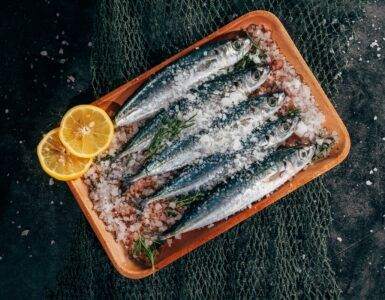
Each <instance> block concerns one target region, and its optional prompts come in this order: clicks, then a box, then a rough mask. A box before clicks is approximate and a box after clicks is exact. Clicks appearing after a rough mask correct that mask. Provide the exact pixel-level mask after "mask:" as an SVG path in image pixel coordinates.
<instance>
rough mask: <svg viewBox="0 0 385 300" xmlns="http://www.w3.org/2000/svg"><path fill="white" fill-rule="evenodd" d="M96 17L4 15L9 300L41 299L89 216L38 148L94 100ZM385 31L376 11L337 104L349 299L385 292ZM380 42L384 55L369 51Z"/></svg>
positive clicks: (337, 202) (64, 6) (23, 7)
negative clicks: (347, 137)
mask: <svg viewBox="0 0 385 300" xmlns="http://www.w3.org/2000/svg"><path fill="white" fill-rule="evenodd" d="M93 9H94V7H93V5H92V1H70V0H68V1H48V0H46V1H23V2H20V1H9V3H8V4H3V6H2V9H1V10H0V22H1V23H0V24H1V31H0V32H1V43H3V44H2V46H1V52H0V59H1V60H0V65H1V67H2V70H1V72H0V76H1V86H0V103H1V104H0V115H1V119H0V122H1V127H0V132H1V139H0V148H1V156H0V167H1V168H0V174H1V177H0V178H1V180H0V192H1V194H2V197H1V198H0V228H1V229H2V230H1V234H0V299H3V298H8V297H10V296H14V297H15V298H22V297H24V298H25V297H27V296H31V297H33V298H41V296H42V295H44V289H45V288H46V287H48V286H50V285H52V284H53V283H54V281H55V279H56V275H57V273H58V271H59V270H60V269H61V267H62V262H63V259H64V257H65V255H66V252H67V251H68V250H69V246H70V240H71V234H72V232H73V229H74V226H75V225H76V224H77V223H78V220H79V218H82V214H81V212H80V210H79V208H78V207H77V205H76V203H75V202H74V200H73V197H72V195H71V193H70V192H69V190H68V188H67V186H66V185H65V184H63V183H59V182H56V181H55V182H54V184H53V185H50V183H49V177H48V176H46V175H45V174H44V173H43V171H41V169H40V167H39V164H38V161H37V158H36V155H35V148H36V145H37V142H38V141H39V140H40V138H41V136H42V134H43V133H44V132H47V131H48V130H49V129H51V128H52V127H53V126H54V125H55V124H56V122H58V120H59V119H60V116H62V115H63V113H64V112H65V111H66V110H67V109H68V108H69V107H71V106H73V105H75V104H78V103H84V102H89V101H90V100H92V93H91V88H90V78H91V75H90V73H89V52H90V47H89V45H88V43H89V41H90V32H91V21H92V15H93ZM57 14H58V15H57ZM372 24H373V26H374V27H373V26H372ZM379 27H380V28H381V29H377V28H379ZM384 28H385V5H384V4H383V3H382V4H381V3H377V4H372V5H367V7H366V18H365V20H363V21H361V22H358V23H357V24H356V25H355V32H356V34H357V39H356V40H352V41H351V45H350V50H349V52H348V53H347V55H348V57H350V60H349V66H348V69H347V70H345V71H344V72H343V73H342V78H343V79H342V83H341V89H340V90H341V92H340V94H339V96H337V97H335V98H334V99H333V101H334V103H335V104H336V108H337V111H338V112H339V113H340V114H341V116H342V118H343V119H344V121H345V122H346V124H347V126H348V130H349V132H350V134H351V137H352V151H351V154H350V156H349V158H348V160H347V161H346V162H345V163H344V164H343V165H342V166H340V167H338V168H336V169H335V170H333V171H331V172H330V173H328V174H327V175H326V176H325V178H326V181H327V186H328V188H329V189H330V192H331V193H332V195H333V202H332V203H331V205H332V211H333V217H334V221H333V228H332V235H331V237H330V251H331V258H332V260H333V265H334V267H335V270H336V274H337V277H338V282H339V284H340V286H341V288H342V289H343V292H344V293H343V295H344V296H348V297H351V296H356V297H358V296H362V297H368V298H371V297H377V298H381V295H384V294H385V289H384V286H383V284H382V283H383V282H384V279H385V278H384V277H385V258H384V253H385V252H384V250H385V230H384V226H385V225H384V219H385V218H384V214H385V186H384V183H383V182H384V179H385V178H384V177H385V175H384V172H385V163H384V161H385V157H384V156H385V155H384V153H385V151H384V150H383V147H384V146H385V140H383V138H385V127H384V125H383V124H384V120H385V103H384V102H385V100H384V96H383V95H384V91H385V88H384V82H385V80H384V79H385V73H384V68H383V67H384V66H385V63H384V57H385V52H384V50H383V49H385V40H384V38H385V34H384ZM375 39H376V40H377V41H378V44H379V47H380V48H381V49H380V50H379V51H377V47H373V48H371V47H370V46H369V45H370V44H371V43H372V42H373V41H374V40H375ZM60 49H63V54H60V53H59V51H60ZM41 51H47V54H48V55H47V56H43V55H41ZM43 54H44V53H43ZM377 54H381V56H380V57H377ZM360 57H361V58H362V61H360ZM61 59H65V62H64V63H61V62H60V60H61ZM367 61H369V62H367ZM68 76H73V77H74V78H75V82H67V79H68ZM375 116H377V120H374V117H375ZM374 168H377V172H374V171H373V174H370V170H373V169H374ZM367 180H370V181H371V182H373V184H372V185H370V186H368V185H366V183H365V182H366V181H367ZM26 230H29V231H28V232H27V231H26ZM371 231H372V232H371ZM22 233H24V235H22Z"/></svg>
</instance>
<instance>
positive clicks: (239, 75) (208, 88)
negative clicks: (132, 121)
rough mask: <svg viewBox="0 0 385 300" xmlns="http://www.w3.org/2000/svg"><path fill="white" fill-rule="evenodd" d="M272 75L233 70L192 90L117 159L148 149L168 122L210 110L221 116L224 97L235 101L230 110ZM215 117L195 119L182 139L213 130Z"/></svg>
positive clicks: (265, 70) (266, 70) (144, 129)
mask: <svg viewBox="0 0 385 300" xmlns="http://www.w3.org/2000/svg"><path fill="white" fill-rule="evenodd" d="M256 74H257V75H256ZM268 74H269V68H267V67H261V68H258V67H256V66H254V67H252V68H247V69H241V70H232V71H231V72H230V73H228V74H225V75H222V76H220V77H218V78H216V79H214V80H212V81H209V82H207V83H205V84H202V85H201V86H199V87H198V88H196V89H194V90H191V91H190V92H189V93H188V94H187V95H186V97H185V98H182V99H180V100H179V101H177V102H176V103H174V104H173V105H171V107H170V108H169V109H168V110H165V109H162V111H161V112H160V113H159V114H157V115H156V116H155V117H154V118H152V119H150V120H149V121H147V122H146V124H145V125H144V126H143V127H142V128H141V129H140V130H139V132H138V133H137V134H136V135H135V137H134V138H133V139H132V140H131V141H130V142H129V143H128V144H127V145H126V146H125V147H124V149H123V151H122V152H121V153H120V154H119V155H118V156H117V159H121V158H123V157H125V156H127V155H130V154H132V153H135V152H139V151H143V150H145V149H147V148H148V147H149V146H150V144H151V141H152V139H153V138H154V136H155V135H156V133H157V132H158V131H159V130H160V128H161V127H162V125H163V123H164V121H165V120H169V119H172V118H176V117H177V118H178V119H182V120H184V121H186V120H189V119H194V114H197V112H202V111H207V110H210V109H211V110H212V111H214V112H216V113H219V112H220V110H221V109H222V107H226V106H224V105H220V102H221V100H222V99H223V97H227V98H231V99H232V101H231V102H229V103H228V104H227V106H231V105H234V104H235V103H237V102H239V101H244V100H245V99H247V96H248V95H249V94H250V93H252V92H254V91H255V90H257V89H258V88H259V87H260V86H261V85H262V84H263V83H264V82H265V80H266V79H267V77H268ZM200 116H201V115H200ZM214 116H216V114H215V113H212V115H210V114H206V117H205V118H204V119H203V120H201V122H199V120H200V119H202V118H195V120H192V121H195V122H190V123H191V124H192V126H189V128H188V130H183V131H182V132H180V134H179V138H182V137H186V136H188V135H191V134H194V133H196V132H197V131H199V130H200V129H202V127H205V126H206V127H207V126H210V121H211V119H214Z"/></svg>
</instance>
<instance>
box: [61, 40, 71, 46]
mask: <svg viewBox="0 0 385 300" xmlns="http://www.w3.org/2000/svg"><path fill="white" fill-rule="evenodd" d="M61 44H62V45H65V46H68V45H69V43H68V42H67V41H62V42H61Z"/></svg>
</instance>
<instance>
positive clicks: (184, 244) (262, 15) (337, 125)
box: [68, 11, 350, 279]
mask: <svg viewBox="0 0 385 300" xmlns="http://www.w3.org/2000/svg"><path fill="white" fill-rule="evenodd" d="M251 24H263V25H265V26H267V27H268V28H269V29H270V30H271V31H272V38H273V40H274V41H275V42H276V43H277V45H278V47H279V49H280V51H281V52H282V53H283V54H284V55H285V57H286V59H287V60H288V61H289V62H290V64H291V65H292V66H293V67H294V68H295V69H296V71H297V73H298V74H299V75H300V76H301V77H302V78H303V81H304V82H305V83H306V84H307V85H308V86H309V87H310V89H311V92H312V95H313V96H314V97H315V99H316V103H317V105H318V107H319V109H320V110H321V111H322V112H323V113H324V115H325V117H326V121H325V127H326V128H327V130H329V131H330V132H332V131H335V132H336V133H337V134H338V137H339V139H338V141H337V144H336V145H335V147H334V148H333V150H332V152H331V155H330V156H329V157H328V158H326V159H324V160H321V161H318V162H316V163H315V164H313V165H312V166H310V167H309V168H307V169H306V170H304V171H302V172H300V173H299V174H298V175H296V176H295V177H294V179H293V180H292V181H290V182H288V183H286V184H284V185H283V186H282V187H280V188H279V189H278V190H277V191H275V192H274V193H273V194H271V195H270V196H269V197H266V198H264V199H263V200H262V201H260V202H258V203H255V204H254V205H253V206H252V207H251V208H250V209H247V210H245V211H242V212H240V213H238V214H236V215H234V216H232V217H230V218H229V219H227V220H225V221H222V222H219V223H217V224H216V225H215V226H214V227H212V228H210V229H207V228H204V229H200V230H195V231H193V232H190V233H187V234H184V235H183V236H182V239H181V240H176V241H174V242H173V244H172V247H164V248H163V250H162V252H161V254H160V256H159V258H158V261H157V263H156V265H155V268H154V269H151V268H143V267H142V266H140V265H139V264H137V263H136V262H135V261H133V260H131V259H130V258H129V257H128V256H127V254H126V251H125V249H124V248H123V246H121V245H120V244H118V243H117V242H115V240H114V238H113V236H112V234H111V233H109V232H107V231H106V229H105V226H104V224H103V222H102V221H101V220H100V219H99V218H98V216H97V214H96V213H95V212H94V211H93V209H92V202H91V200H90V199H89V198H88V193H87V187H86V185H85V184H84V183H83V182H82V181H81V180H80V179H78V180H75V181H71V182H68V185H69V187H70V189H71V191H72V193H73V194H74V196H75V198H76V200H77V202H78V203H79V206H80V207H81V209H82V211H83V213H84V214H85V216H86V218H87V220H88V221H89V223H90V224H91V226H92V228H93V230H94V231H95V233H96V235H97V237H98V239H99V240H100V242H101V244H102V246H103V248H104V249H105V251H106V252H107V254H108V256H109V258H110V260H111V261H112V263H113V265H114V266H115V267H116V269H117V270H118V271H119V273H121V274H122V275H124V276H126V277H129V278H132V279H139V278H143V277H146V276H148V275H150V274H152V273H154V272H156V271H157V270H159V269H161V268H163V267H165V266H167V265H168V264H170V263H172V262H173V261H175V260H176V259H178V258H180V257H181V256H183V255H185V254H187V253H188V252H190V251H192V250H194V249H195V248H197V247H199V246H200V245H202V244H204V243H205V242H207V241H209V240H211V239H213V238H214V237H216V236H218V235H219V234H221V233H223V232H225V231H227V230H228V229H230V228H231V227H233V226H235V225H236V224H238V223H240V222H242V221H244V220H245V219H247V218H248V217H250V216H252V215H254V214H255V213H257V212H258V211H261V210H262V209H264V208H266V207H267V206H269V205H271V204H273V203H274V202H276V201H277V200H279V199H280V198H282V197H284V196H285V195H287V194H289V193H290V192H292V191H294V190H295V189H297V188H298V187H300V186H302V185H304V184H306V183H307V182H309V181H311V180H312V179H314V178H316V177H318V176H320V175H321V174H323V173H325V172H327V171H328V170H330V169H331V168H333V167H335V166H336V165H338V164H339V163H341V162H342V161H343V160H344V159H345V158H346V156H347V155H348V152H349V149H350V138H349V135H348V132H347V130H346V128H345V126H344V124H343V122H342V121H341V119H340V117H339V116H338V114H337V112H336V111H335V109H334V107H333V106H332V104H331V102H330V101H329V99H328V98H327V96H326V95H325V93H324V91H323V90H322V88H321V86H320V85H319V83H318V81H317V80H316V78H315V77H314V75H313V73H312V72H311V70H310V69H309V67H308V66H307V64H306V62H305V61H304V60H303V58H302V56H301V55H300V53H299V51H298V50H297V48H296V47H295V45H294V43H293V41H292V40H291V38H290V37H289V35H288V33H287V32H286V30H285V28H284V27H283V25H282V23H281V22H280V21H279V20H278V19H277V18H276V17H275V16H274V15H272V14H271V13H268V12H265V11H255V12H251V13H248V14H246V15H244V16H242V17H240V18H238V19H236V20H235V21H233V22H231V23H229V24H228V25H226V26H224V27H222V28H221V29H219V30H218V31H216V32H214V33H213V34H211V35H209V36H207V37H206V38H204V39H202V40H200V41H198V42H196V43H195V44H193V45H191V46H190V47H188V48H187V49H185V50H183V51H181V52H180V53H178V54H177V55H175V56H173V57H171V58H169V59H167V60H166V61H164V62H163V63H161V64H159V65H158V66H156V67H154V68H152V69H150V70H149V71H147V72H145V73H143V74H142V75H140V76H138V77H137V78H135V79H133V80H131V81H130V82H127V83H126V84H124V85H122V86H121V87H119V88H117V89H116V90H114V91H112V92H111V93H109V94H107V95H105V96H104V97H102V98H101V99H99V100H97V101H96V102H94V104H95V105H98V106H99V107H101V108H103V109H105V110H106V111H107V112H108V113H109V114H113V113H114V112H115V111H116V110H117V109H118V108H119V106H120V105H122V104H123V103H124V102H125V100H126V99H127V98H128V97H129V96H130V95H132V94H133V93H134V92H135V90H136V89H137V88H138V87H139V86H140V85H141V84H143V83H144V82H145V81H146V80H147V79H148V78H149V77H150V76H151V75H153V74H154V73H156V72H157V71H159V70H160V69H162V68H163V67H165V66H166V65H168V64H170V63H171V62H173V61H175V60H176V59H178V58H180V57H181V56H183V55H186V54H187V53H189V52H190V51H192V50H193V49H195V48H196V47H199V46H201V45H203V44H205V43H207V42H208V41H211V40H213V39H215V38H218V37H220V36H222V35H224V34H226V33H229V32H232V31H238V30H240V29H246V28H247V27H248V26H249V25H251Z"/></svg>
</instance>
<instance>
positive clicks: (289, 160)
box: [161, 146, 315, 239]
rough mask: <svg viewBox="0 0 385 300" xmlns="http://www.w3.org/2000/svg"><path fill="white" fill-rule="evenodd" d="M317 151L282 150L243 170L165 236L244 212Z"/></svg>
mask: <svg viewBox="0 0 385 300" xmlns="http://www.w3.org/2000/svg"><path fill="white" fill-rule="evenodd" d="M314 151H315V147H314V146H306V147H299V148H288V149H284V150H278V151H276V152H275V153H273V154H271V155H270V156H269V157H267V158H266V159H265V160H264V161H263V162H262V163H256V164H253V165H252V166H251V167H250V168H248V169H244V170H242V171H240V172H239V173H237V174H236V176H234V177H233V178H232V179H231V180H229V181H228V182H227V183H226V184H224V185H223V186H220V187H218V188H217V189H216V190H215V191H214V192H213V193H212V194H211V195H210V196H209V197H207V198H206V199H205V200H204V201H202V202H200V203H199V204H198V205H196V206H194V207H193V208H191V209H190V210H189V211H187V212H186V213H185V214H184V216H183V217H182V219H181V220H180V221H179V222H178V223H176V224H175V226H173V227H172V228H170V230H168V231H167V232H165V233H164V235H163V236H162V237H161V239H168V238H171V237H173V236H175V235H178V234H182V233H185V232H188V231H191V230H195V229H198V228H202V227H205V226H208V225H211V224H214V223H216V222H218V221H220V220H223V219H226V218H228V217H229V216H231V215H233V214H235V213H237V212H239V211H242V210H243V209H245V208H247V207H248V206H249V205H251V204H252V203H254V202H256V201H259V200H260V199H262V198H263V197H264V196H266V195H268V194H270V193H272V192H273V191H275V190H276V189H277V188H278V187H280V186H281V185H283V184H284V183H285V182H287V181H288V180H290V179H291V178H292V177H293V176H294V175H296V174H297V173H298V172H300V171H301V170H302V169H303V168H304V167H306V166H307V165H309V164H310V163H311V161H312V158H313V155H314Z"/></svg>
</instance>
